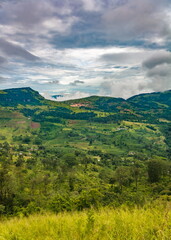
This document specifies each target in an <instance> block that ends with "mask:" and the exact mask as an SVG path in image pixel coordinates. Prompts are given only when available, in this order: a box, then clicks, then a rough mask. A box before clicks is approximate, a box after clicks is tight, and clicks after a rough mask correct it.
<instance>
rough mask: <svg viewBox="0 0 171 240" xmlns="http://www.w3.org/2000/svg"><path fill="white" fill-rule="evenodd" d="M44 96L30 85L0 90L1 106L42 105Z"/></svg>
mask: <svg viewBox="0 0 171 240" xmlns="http://www.w3.org/2000/svg"><path fill="white" fill-rule="evenodd" d="M43 101H44V98H43V97H42V96H41V95H40V94H39V93H38V92H37V91H34V90H33V89H31V88H30V87H26V88H12V89H5V90H1V91H0V105H1V106H17V105H18V104H21V105H27V104H29V105H42V103H43Z"/></svg>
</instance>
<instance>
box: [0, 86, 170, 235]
mask: <svg viewBox="0 0 171 240" xmlns="http://www.w3.org/2000/svg"><path fill="white" fill-rule="evenodd" d="M170 99H171V91H166V92H163V93H151V94H142V95H138V96H134V97H132V98H130V99H127V100H124V99H121V98H119V99H117V98H109V97H98V96H93V97H89V98H84V99H77V100H70V101H66V102H55V101H50V100H46V99H44V98H43V97H42V96H40V95H39V93H38V92H36V91H34V90H32V89H30V88H21V89H10V90H3V91H1V92H0V216H1V217H8V216H28V215H30V214H33V213H45V212H48V213H49V212H53V213H59V212H63V211H80V210H84V209H92V208H95V209H96V210H98V209H101V208H106V207H108V208H112V209H113V208H118V207H119V208H120V207H121V206H122V207H123V206H126V207H127V208H128V209H129V208H132V207H140V208H143V207H145V206H146V205H148V204H149V205H151V204H153V203H155V202H156V201H158V202H160V203H162V204H166V205H168V203H169V201H170V200H171V197H170V196H171V184H170V178H171V162H170V157H171V155H170V153H171V101H170ZM2 236H4V235H2ZM2 239H3V238H2ZM5 239H6V238H5ZM7 239H10V238H7ZM16 239H20V238H16ZM52 239H53V238H52ZM61 239H65V238H61ZM78 239H79V238H78ZM82 239H88V238H82ZM92 239H94V238H92ZM97 239H98V238H97ZM101 239H103V238H101ZM104 239H110V238H104ZM118 239H121V238H118ZM122 239H123V238H122ZM130 239H133V238H130ZM140 239H144V238H140ZM146 239H150V238H146ZM156 239H157V238H156ZM159 239H160V238H159ZM161 239H163V238H161ZM166 239H167V238H166Z"/></svg>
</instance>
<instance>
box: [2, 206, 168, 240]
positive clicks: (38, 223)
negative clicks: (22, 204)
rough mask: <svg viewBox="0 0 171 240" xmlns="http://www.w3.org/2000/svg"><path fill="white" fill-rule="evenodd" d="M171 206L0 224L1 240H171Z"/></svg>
mask: <svg viewBox="0 0 171 240" xmlns="http://www.w3.org/2000/svg"><path fill="white" fill-rule="evenodd" d="M170 208H171V205H167V207H163V206H162V205H158V207H150V208H140V209H139V208H133V209H128V208H126V207H122V208H119V209H109V208H107V209H102V210H99V211H94V210H89V211H83V212H73V213H60V214H58V215H55V214H44V215H33V216H29V217H27V218H26V217H22V218H13V219H10V220H5V221H1V222H0V240H111V239H112V240H170V239H171V211H170Z"/></svg>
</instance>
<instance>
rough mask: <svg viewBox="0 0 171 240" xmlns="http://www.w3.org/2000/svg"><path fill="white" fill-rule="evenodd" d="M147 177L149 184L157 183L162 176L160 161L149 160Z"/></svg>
mask: <svg viewBox="0 0 171 240" xmlns="http://www.w3.org/2000/svg"><path fill="white" fill-rule="evenodd" d="M147 170H148V177H149V181H150V182H151V183H154V182H158V181H159V180H160V177H161V174H162V163H161V161H160V160H150V161H149V162H148V169H147Z"/></svg>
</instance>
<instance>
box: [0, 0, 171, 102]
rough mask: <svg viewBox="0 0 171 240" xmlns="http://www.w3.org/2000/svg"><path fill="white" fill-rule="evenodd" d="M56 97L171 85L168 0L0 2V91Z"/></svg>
mask: <svg viewBox="0 0 171 240" xmlns="http://www.w3.org/2000/svg"><path fill="white" fill-rule="evenodd" d="M16 87H31V88H33V89H34V90H37V91H39V92H40V93H41V94H42V95H43V96H45V97H46V98H49V99H50V98H51V96H52V95H63V97H61V98H59V99H58V100H67V99H73V98H82V97H87V96H91V95H99V96H111V97H123V98H129V97H131V96H133V95H136V94H140V93H145V92H154V91H165V90H169V89H171V0H1V1H0V89H8V88H16Z"/></svg>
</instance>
